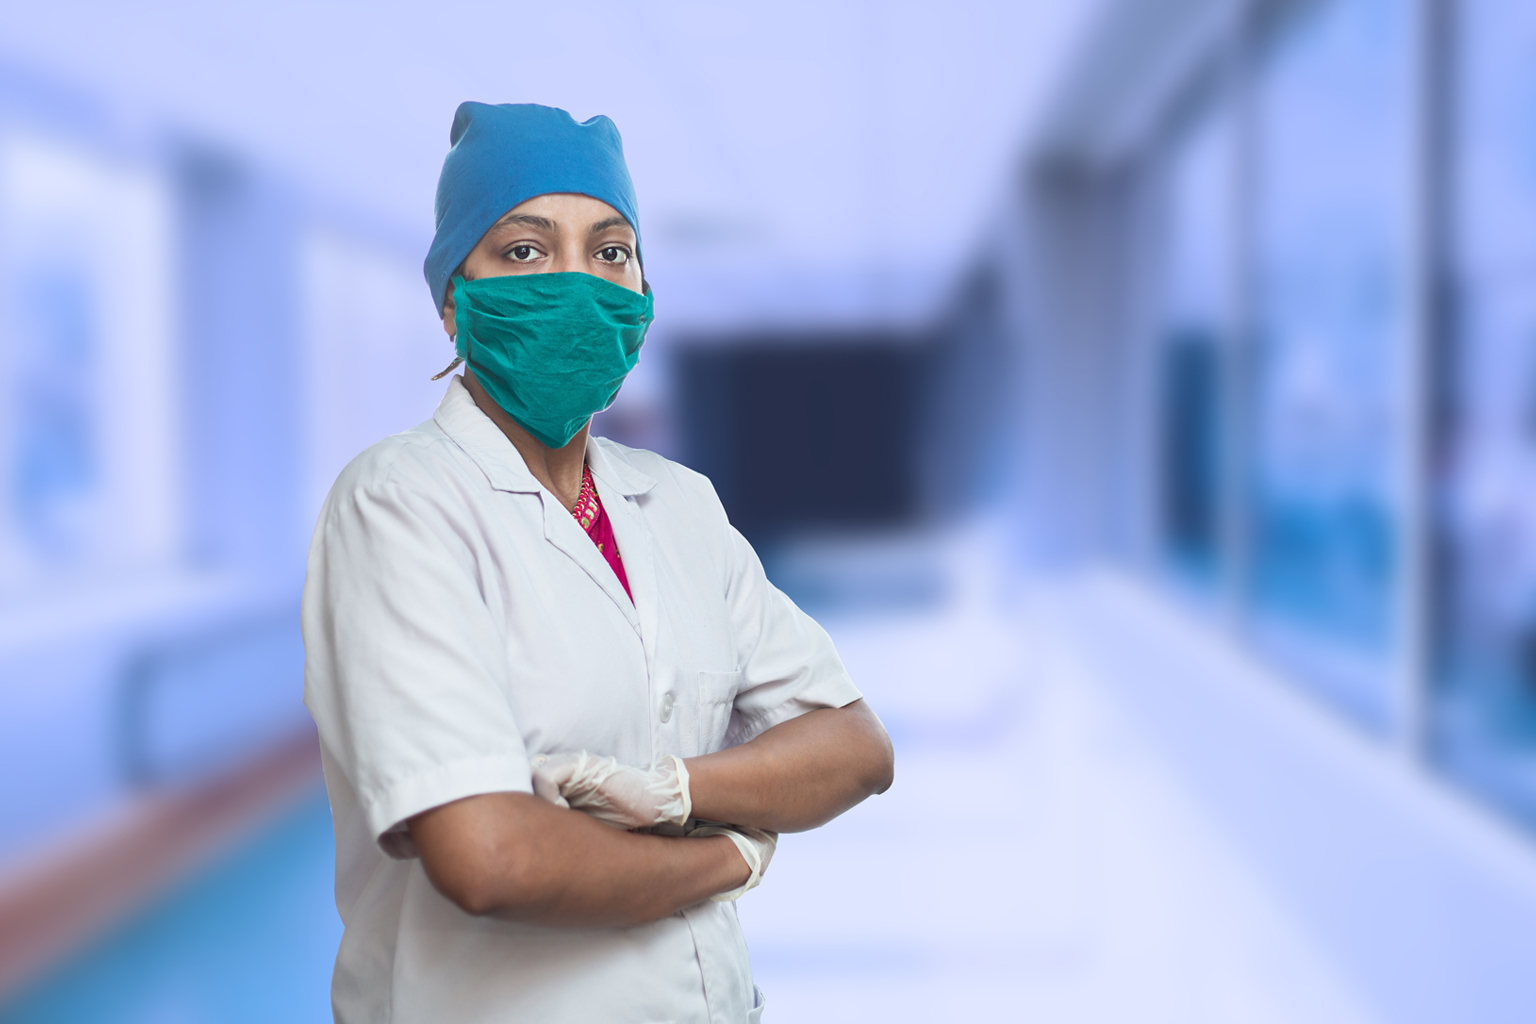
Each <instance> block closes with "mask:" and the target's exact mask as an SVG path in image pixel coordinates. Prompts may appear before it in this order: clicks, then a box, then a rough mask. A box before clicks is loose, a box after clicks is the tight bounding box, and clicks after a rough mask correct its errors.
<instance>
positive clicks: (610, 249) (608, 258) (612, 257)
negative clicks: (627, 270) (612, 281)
mask: <svg viewBox="0 0 1536 1024" xmlns="http://www.w3.org/2000/svg"><path fill="white" fill-rule="evenodd" d="M597 261H598V262H599V263H614V264H617V265H619V266H623V265H624V264H626V263H628V262H629V250H628V249H626V248H624V247H623V246H622V245H605V246H603V248H601V249H599V250H597Z"/></svg>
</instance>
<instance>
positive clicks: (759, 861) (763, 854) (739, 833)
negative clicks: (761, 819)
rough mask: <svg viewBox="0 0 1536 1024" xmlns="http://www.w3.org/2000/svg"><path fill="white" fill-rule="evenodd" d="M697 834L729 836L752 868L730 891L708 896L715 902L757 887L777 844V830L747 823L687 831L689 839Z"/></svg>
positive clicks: (729, 898) (708, 826)
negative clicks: (771, 830)
mask: <svg viewBox="0 0 1536 1024" xmlns="http://www.w3.org/2000/svg"><path fill="white" fill-rule="evenodd" d="M697 836H730V837H731V842H733V843H735V844H736V849H738V850H740V851H741V857H742V860H745V861H746V862H747V867H749V868H751V869H752V874H751V876H750V877H748V878H747V880H746V882H744V883H743V884H742V885H740V886H739V887H737V888H735V889H732V890H731V891H730V892H722V893H716V894H715V895H714V896H711V897H710V899H712V900H715V901H716V902H724V901H726V900H734V899H737V898H739V897H740V896H741V895H742V893H744V892H746V891H747V890H748V889H755V888H757V884H758V883H759V882H761V881H762V880H763V873H764V872H766V871H767V870H768V862H769V861H770V860H772V859H773V851H774V849H775V848H776V847H777V846H778V845H779V834H778V833H777V832H765V831H763V830H762V829H760V828H751V827H749V826H747V825H705V826H703V827H702V828H696V829H694V830H693V831H692V832H689V833H688V838H690V839H693V838H695V837H697Z"/></svg>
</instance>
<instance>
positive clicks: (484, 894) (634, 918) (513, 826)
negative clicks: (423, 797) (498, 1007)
mask: <svg viewBox="0 0 1536 1024" xmlns="http://www.w3.org/2000/svg"><path fill="white" fill-rule="evenodd" d="M409 827H410V830H411V838H412V839H413V840H415V843H416V848H417V850H418V852H419V853H420V856H421V864H422V867H423V868H424V869H425V870H426V873H427V878H428V879H429V880H431V882H432V885H433V886H434V887H435V888H436V889H437V891H438V892H440V893H442V894H443V895H444V896H446V897H447V898H448V899H450V900H452V901H453V902H454V903H456V904H457V905H458V906H459V908H460V909H462V910H464V911H465V912H466V913H469V914H474V915H476V916H489V917H497V918H501V919H503V920H509V921H519V922H522V923H525V924H536V925H546V926H561V927H569V928H600V927H614V926H627V925H637V924H644V923H645V922H647V921H655V920H658V919H660V918H663V917H667V916H669V915H671V914H673V913H676V912H677V911H678V910H681V909H682V908H683V907H689V906H692V905H694V904H695V903H700V902H702V901H704V900H706V899H708V898H709V897H710V896H713V895H714V894H716V893H720V892H727V891H729V890H731V889H734V888H735V887H737V886H739V885H742V884H743V883H745V882H746V880H747V877H748V875H749V874H750V873H751V872H750V871H749V870H748V868H747V865H746V862H745V861H744V860H743V859H742V856H741V854H740V852H738V851H737V849H736V846H735V844H734V843H732V842H731V841H730V840H729V839H727V838H725V837H724V836H711V837H708V838H702V839H682V838H672V837H667V836H653V835H643V834H639V833H633V832H621V831H619V830H617V829H613V828H610V827H609V826H607V825H603V824H601V823H599V822H598V821H596V820H595V819H593V818H589V817H588V816H587V815H585V814H582V813H581V812H580V811H572V810H566V809H563V808H560V807H556V806H554V805H553V804H550V803H548V802H546V801H544V800H541V799H539V798H538V797H536V796H533V795H532V794H530V793H487V794H484V795H481V796H472V797H468V798H466V799H464V800H457V801H454V802H453V803H450V804H444V805H442V806H441V807H434V808H433V809H432V810H430V811H425V812H423V813H421V814H418V815H416V816H415V817H414V818H412V819H410V822H409Z"/></svg>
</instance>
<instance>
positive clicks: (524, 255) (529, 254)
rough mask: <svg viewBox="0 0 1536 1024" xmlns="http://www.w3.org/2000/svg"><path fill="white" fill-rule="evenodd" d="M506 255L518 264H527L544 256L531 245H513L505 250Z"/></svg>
mask: <svg viewBox="0 0 1536 1024" xmlns="http://www.w3.org/2000/svg"><path fill="white" fill-rule="evenodd" d="M507 255H508V256H510V257H512V259H513V260H514V261H516V262H518V263H527V262H529V261H531V260H535V259H537V258H538V257H540V256H542V255H544V254H543V253H541V252H539V250H537V249H535V248H534V247H533V246H531V245H514V246H513V247H512V248H510V249H508V250H507Z"/></svg>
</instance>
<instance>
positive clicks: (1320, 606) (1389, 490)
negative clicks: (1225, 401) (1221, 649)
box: [1249, 0, 1413, 726]
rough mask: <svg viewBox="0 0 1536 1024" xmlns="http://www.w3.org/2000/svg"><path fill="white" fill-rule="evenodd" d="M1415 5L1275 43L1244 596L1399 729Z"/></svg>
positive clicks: (1269, 78)
mask: <svg viewBox="0 0 1536 1024" xmlns="http://www.w3.org/2000/svg"><path fill="white" fill-rule="evenodd" d="M1411 10H1412V5H1409V4H1403V3H1400V2H1398V0H1333V2H1330V3H1324V4H1311V5H1307V6H1305V7H1304V8H1303V9H1302V11H1301V13H1300V14H1299V15H1295V16H1293V17H1292V19H1291V20H1289V21H1288V22H1286V23H1283V24H1281V25H1278V26H1276V27H1275V28H1274V30H1273V33H1274V34H1273V35H1272V37H1271V39H1270V49H1269V51H1268V53H1267V55H1266V61H1265V64H1264V67H1263V68H1262V71H1261V79H1260V82H1259V93H1258V102H1259V125H1258V131H1259V153H1258V157H1259V166H1260V169H1259V175H1258V178H1259V180H1258V182H1257V186H1258V205H1257V209H1256V211H1255V214H1256V218H1257V220H1256V232H1257V252H1256V254H1255V255H1256V261H1257V262H1256V266H1255V274H1256V279H1255V286H1256V290H1255V302H1256V308H1255V323H1254V334H1253V344H1254V351H1253V363H1252V372H1253V378H1252V388H1253V392H1252V407H1251V409H1250V415H1251V416H1252V422H1251V430H1252V438H1253V451H1252V452H1251V462H1250V467H1251V470H1250V472H1251V476H1250V478H1249V486H1250V487H1251V492H1250V501H1251V505H1250V515H1251V520H1250V523H1249V536H1250V538H1251V542H1252V560H1251V574H1250V577H1249V584H1250V587H1251V590H1252V599H1253V601H1254V605H1255V607H1256V609H1257V611H1258V613H1259V614H1258V616H1257V617H1256V619H1257V622H1258V624H1259V630H1260V635H1261V637H1262V638H1263V639H1264V640H1265V641H1267V642H1269V643H1270V644H1271V645H1273V646H1276V647H1277V648H1279V649H1280V650H1281V651H1282V652H1283V653H1284V654H1285V655H1287V656H1289V657H1290V658H1292V659H1293V660H1294V661H1297V662H1299V663H1300V667H1301V669H1302V671H1301V675H1302V676H1303V677H1304V678H1306V679H1307V680H1309V681H1310V682H1312V683H1313V684H1315V685H1316V686H1317V687H1318V688H1319V689H1320V690H1321V691H1322V692H1324V693H1325V694H1326V695H1327V696H1329V697H1330V698H1332V699H1334V700H1335V701H1336V702H1337V703H1339V704H1340V705H1341V706H1342V707H1343V708H1345V709H1346V710H1348V711H1349V712H1351V713H1352V714H1354V715H1355V716H1356V717H1357V718H1359V719H1360V720H1361V721H1363V722H1365V723H1368V724H1372V725H1376V726H1385V725H1386V724H1387V722H1388V720H1389V718H1390V714H1391V687H1390V685H1389V676H1388V664H1389V657H1388V656H1389V655H1390V653H1391V651H1392V647H1393V639H1394V638H1393V606H1394V599H1395V593H1394V591H1395V588H1396V587H1397V585H1398V579H1399V573H1400V567H1399V544H1400V537H1399V531H1400V527H1401V524H1400V522H1399V516H1400V508H1399V501H1398V498H1397V484H1396V478H1397V467H1398V465H1399V459H1400V457H1401V454H1402V451H1403V448H1402V445H1403V443H1404V440H1405V435H1404V426H1405V423H1404V407H1403V402H1402V397H1403V395H1404V389H1403V388H1402V387H1401V385H1400V375H1401V372H1402V369H1403V367H1404V366H1405V360H1406V354H1407V343H1408V305H1407V302H1406V299H1407V295H1408V284H1409V278H1408V275H1409V267H1410V264H1409V258H1410V250H1409V244H1408V216H1407V215H1408V213H1409V211H1410V189H1411V185H1412V167H1411V163H1410V157H1411V153H1412V111H1413V103H1412V99H1413V90H1412V84H1413V83H1412V73H1413V62H1412V55H1413V31H1412V28H1413V27H1412V22H1411V20H1410V18H1411Z"/></svg>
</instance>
